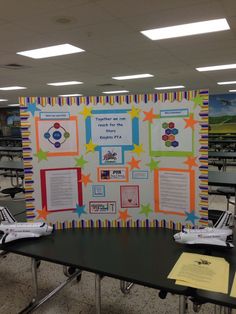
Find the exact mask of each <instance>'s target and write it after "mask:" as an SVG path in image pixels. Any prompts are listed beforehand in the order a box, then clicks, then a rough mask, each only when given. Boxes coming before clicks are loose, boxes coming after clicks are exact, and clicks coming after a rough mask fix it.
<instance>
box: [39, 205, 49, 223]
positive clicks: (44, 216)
mask: <svg viewBox="0 0 236 314" xmlns="http://www.w3.org/2000/svg"><path fill="white" fill-rule="evenodd" d="M36 211H37V213H38V216H37V218H36V219H43V220H46V219H47V215H48V214H49V212H48V211H47V210H46V208H45V207H44V208H43V209H37V210H36Z"/></svg>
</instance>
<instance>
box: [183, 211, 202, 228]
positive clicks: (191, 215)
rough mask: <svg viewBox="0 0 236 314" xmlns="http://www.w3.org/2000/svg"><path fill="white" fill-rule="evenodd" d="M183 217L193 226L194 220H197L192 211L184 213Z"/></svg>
mask: <svg viewBox="0 0 236 314" xmlns="http://www.w3.org/2000/svg"><path fill="white" fill-rule="evenodd" d="M185 215H186V219H185V221H188V220H189V221H191V223H192V224H193V225H194V222H195V220H196V219H199V217H198V216H196V215H195V212H194V210H192V211H191V212H190V213H188V212H185Z"/></svg>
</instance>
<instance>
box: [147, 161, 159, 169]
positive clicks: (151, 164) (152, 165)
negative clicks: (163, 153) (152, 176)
mask: <svg viewBox="0 0 236 314" xmlns="http://www.w3.org/2000/svg"><path fill="white" fill-rule="evenodd" d="M159 162H160V161H155V160H154V159H153V158H151V161H150V162H149V163H148V164H146V165H147V166H148V167H149V168H150V171H153V170H155V169H156V168H158V164H159Z"/></svg>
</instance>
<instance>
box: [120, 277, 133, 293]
mask: <svg viewBox="0 0 236 314" xmlns="http://www.w3.org/2000/svg"><path fill="white" fill-rule="evenodd" d="M133 285H134V283H133V282H127V281H124V280H121V281H120V290H121V292H122V293H124V294H128V293H130V289H131V288H132V287H133Z"/></svg>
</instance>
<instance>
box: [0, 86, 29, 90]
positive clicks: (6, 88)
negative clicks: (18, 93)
mask: <svg viewBox="0 0 236 314" xmlns="http://www.w3.org/2000/svg"><path fill="white" fill-rule="evenodd" d="M26 88H27V87H23V86H8V87H0V90H17V89H26Z"/></svg>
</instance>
